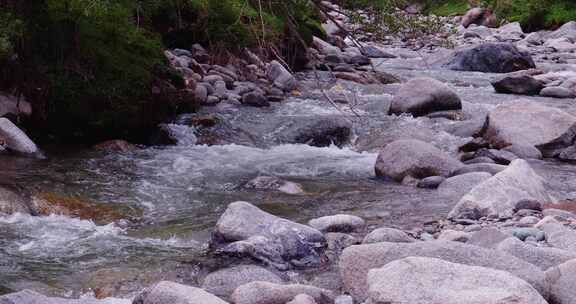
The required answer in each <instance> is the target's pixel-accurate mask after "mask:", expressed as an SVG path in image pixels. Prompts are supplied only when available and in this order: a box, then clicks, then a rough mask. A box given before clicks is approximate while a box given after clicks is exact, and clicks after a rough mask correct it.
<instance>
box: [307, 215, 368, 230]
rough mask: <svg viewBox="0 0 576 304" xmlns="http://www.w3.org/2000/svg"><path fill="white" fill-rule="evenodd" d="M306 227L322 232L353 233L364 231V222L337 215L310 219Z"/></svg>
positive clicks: (353, 217) (357, 218)
mask: <svg viewBox="0 0 576 304" xmlns="http://www.w3.org/2000/svg"><path fill="white" fill-rule="evenodd" d="M308 226H310V227H312V228H314V229H318V230H320V231H322V232H346V233H348V232H354V231H359V230H362V229H364V227H365V226H366V222H365V221H364V220H363V219H362V218H360V217H357V216H355V215H349V214H337V215H331V216H323V217H320V218H316V219H312V220H310V221H309V222H308Z"/></svg>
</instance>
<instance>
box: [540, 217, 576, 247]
mask: <svg viewBox="0 0 576 304" xmlns="http://www.w3.org/2000/svg"><path fill="white" fill-rule="evenodd" d="M540 229H542V231H544V232H545V233H546V241H547V242H548V244H549V245H550V246H552V247H554V248H559V249H563V250H567V251H570V252H572V253H576V231H575V230H573V229H570V228H568V227H566V226H564V225H562V224H559V223H546V224H544V225H542V226H541V227H540Z"/></svg>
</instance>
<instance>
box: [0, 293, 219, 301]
mask: <svg viewBox="0 0 576 304" xmlns="http://www.w3.org/2000/svg"><path fill="white" fill-rule="evenodd" d="M131 303H132V301H130V300H127V299H112V298H108V299H102V300H98V299H90V298H84V299H64V298H51V297H46V296H44V295H41V294H39V293H37V292H35V291H32V290H22V291H20V292H16V293H11V294H7V295H2V296H0V304H131ZM174 304H179V303H176V302H174ZM206 304H212V303H206Z"/></svg>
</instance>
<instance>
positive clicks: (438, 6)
mask: <svg viewBox="0 0 576 304" xmlns="http://www.w3.org/2000/svg"><path fill="white" fill-rule="evenodd" d="M468 9H469V7H468V1H466V0H434V1H428V5H427V11H428V13H429V14H433V15H436V16H455V15H463V14H465V13H466V11H468Z"/></svg>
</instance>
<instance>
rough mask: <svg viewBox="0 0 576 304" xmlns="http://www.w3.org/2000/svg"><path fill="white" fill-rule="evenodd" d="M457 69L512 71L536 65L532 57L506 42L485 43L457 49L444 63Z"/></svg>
mask: <svg viewBox="0 0 576 304" xmlns="http://www.w3.org/2000/svg"><path fill="white" fill-rule="evenodd" d="M444 66H445V67H447V68H448V69H451V70H455V71H477V72H484V73H511V72H515V71H520V70H528V69H533V68H535V67H536V65H535V64H534V61H533V60H532V57H531V56H530V55H529V54H527V53H523V52H521V51H520V50H518V48H516V46H514V45H512V44H506V43H485V44H481V45H479V46H476V47H473V48H470V49H466V50H461V51H457V52H456V53H455V54H454V55H453V57H452V58H451V59H450V60H449V62H448V63H446V64H445V65H444Z"/></svg>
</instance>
